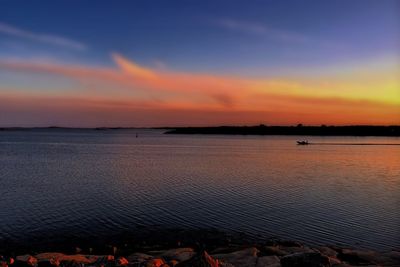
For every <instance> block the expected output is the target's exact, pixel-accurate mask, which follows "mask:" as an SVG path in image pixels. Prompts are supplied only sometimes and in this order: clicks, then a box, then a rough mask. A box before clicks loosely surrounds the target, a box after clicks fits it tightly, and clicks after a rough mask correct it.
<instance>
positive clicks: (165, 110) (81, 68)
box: [0, 53, 400, 126]
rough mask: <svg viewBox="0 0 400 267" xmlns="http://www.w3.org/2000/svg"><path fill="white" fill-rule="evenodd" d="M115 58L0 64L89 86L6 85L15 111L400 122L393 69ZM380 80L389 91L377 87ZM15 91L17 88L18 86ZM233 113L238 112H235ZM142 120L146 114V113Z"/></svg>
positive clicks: (239, 120) (276, 121)
mask: <svg viewBox="0 0 400 267" xmlns="http://www.w3.org/2000/svg"><path fill="white" fill-rule="evenodd" d="M112 58H113V60H114V62H115V65H116V67H114V68H113V67H93V66H85V65H67V64H59V63H45V62H38V61H35V62H29V61H26V62H24V61H15V60H14V61H10V60H8V61H5V60H0V69H5V70H8V71H15V72H22V73H42V74H46V75H58V76H63V77H68V78H70V79H72V80H75V81H78V82H80V84H81V85H82V87H81V91H77V90H71V93H65V92H63V93H62V94H61V95H60V94H59V93H57V94H56V93H54V94H55V95H53V96H52V95H51V93H49V92H47V93H46V95H42V94H41V93H40V92H37V95H32V94H30V95H27V94H19V95H17V94H13V93H8V94H4V92H5V90H4V89H2V91H3V94H2V96H1V100H2V103H14V104H15V107H14V108H12V105H8V109H9V112H11V111H12V112H14V113H21V112H19V111H18V110H16V109H21V110H24V109H26V108H28V107H30V109H31V110H35V112H39V111H40V107H41V106H43V107H44V106H46V110H51V109H55V110H58V111H57V112H61V113H63V114H71V112H72V111H69V110H68V109H74V108H72V107H78V106H79V109H80V110H82V112H88V113H91V112H94V113H96V112H97V113H98V114H103V115H104V114H105V113H106V112H110V113H113V114H114V115H104V116H105V117H109V118H112V117H114V116H116V115H115V114H116V113H118V114H120V116H121V118H122V117H123V118H126V120H127V121H128V120H129V116H128V115H121V114H123V113H124V112H126V113H128V114H131V113H135V114H136V115H137V114H142V115H143V116H147V115H148V117H147V118H148V119H149V124H146V125H152V126H157V125H162V123H161V121H159V124H157V123H156V121H155V120H154V119H153V118H154V117H155V118H159V116H161V114H162V116H166V114H170V115H171V116H175V117H174V118H167V117H165V120H162V121H163V122H164V121H165V122H169V123H167V124H164V125H173V123H172V122H173V120H174V119H175V120H177V121H181V117H179V116H178V115H177V114H178V113H179V112H178V111H180V112H181V113H182V116H183V113H184V114H185V116H186V115H187V116H186V117H187V118H189V117H191V116H192V117H193V118H196V120H194V121H190V120H189V119H187V120H185V121H186V125H189V124H196V125H206V124H207V122H208V124H212V123H211V122H215V124H218V123H222V122H223V121H225V123H236V124H241V123H263V122H265V123H274V124H291V123H308V124H320V123H326V124H346V123H365V124H368V123H369V124H398V123H400V121H399V118H400V109H399V105H400V102H398V101H397V102H391V101H389V100H387V101H386V102H385V100H386V99H388V98H387V97H386V96H385V97H382V96H383V95H385V94H383V93H382V92H386V93H390V92H392V91H390V90H392V89H390V88H391V87H387V88H385V84H386V83H387V82H389V85H390V86H396V85H399V83H398V81H397V82H396V80H395V81H392V80H388V78H387V77H386V76H380V75H377V76H376V81H375V80H374V81H372V80H369V81H368V82H364V79H365V77H367V76H371V73H360V74H359V75H358V76H357V75H353V76H352V77H353V78H352V79H355V80H349V81H348V80H347V79H345V80H341V79H340V77H333V78H332V77H330V78H329V79H328V78H327V79H321V77H318V79H314V80H301V79H297V80H293V79H279V80H274V79H248V78H244V77H233V76H221V75H219V76H218V75H208V74H195V73H188V72H177V71H170V70H168V69H163V70H159V69H157V68H155V69H154V68H148V67H144V66H141V65H139V64H137V63H136V62H134V61H132V60H129V59H127V58H125V57H123V56H122V55H119V54H116V53H114V54H112ZM389 78H390V77H389ZM320 79H321V80H320ZM374 79H375V78H374ZM87 85H90V88H91V89H90V90H89V91H88V90H86V89H85V87H87ZM360 85H362V88H363V90H364V92H365V93H364V94H363V95H360V92H358V91H357V90H359V88H361V87H360ZM377 85H379V86H380V88H381V91H379V90H376V86H377ZM96 88H98V89H99V88H101V89H102V90H96ZM393 88H395V87H393ZM0 89H1V85H0ZM74 89H77V88H74ZM103 89H105V90H103ZM8 91H9V92H12V90H11V89H10V90H8ZM56 91H57V90H55V92H56ZM77 92H78V93H77ZM317 92H318V94H317ZM367 92H368V93H367ZM74 94H75V95H74ZM395 94H396V92H395V91H393V92H392V97H391V98H393V99H399V98H395ZM6 99H8V100H6ZM3 100H4V101H3ZM44 103H45V104H46V105H44ZM56 103H58V104H56ZM117 110H118V112H117ZM144 110H146V111H144ZM156 111H157V112H158V113H157V112H156ZM46 112H47V111H46ZM72 113H73V112H72ZM146 114H147V115H146ZM149 114H152V116H150V115H149ZM156 114H158V115H156ZM172 114H173V115H172ZM189 114H191V115H190V116H189ZM201 114H204V116H203V117H202V116H201ZM228 114H231V116H232V117H231V118H229V119H228V117H229V116H228ZM343 114H350V115H348V116H344V115H343ZM103 115H102V116H103ZM136 115H135V116H136ZM252 116H253V117H252ZM71 117H74V116H72V115H71ZM78 117H79V116H78ZM78 117H77V118H78ZM141 121H143V122H144V120H143V119H141ZM141 125H142V124H141Z"/></svg>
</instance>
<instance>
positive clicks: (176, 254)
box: [160, 248, 196, 261]
mask: <svg viewBox="0 0 400 267" xmlns="http://www.w3.org/2000/svg"><path fill="white" fill-rule="evenodd" d="M195 254H196V253H195V252H194V250H193V249H192V248H176V249H170V250H167V251H164V252H163V253H162V254H161V255H160V256H161V257H162V258H164V259H166V260H177V261H186V260H188V259H190V258H191V257H193V256H194V255H195Z"/></svg>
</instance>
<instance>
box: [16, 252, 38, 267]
mask: <svg viewBox="0 0 400 267" xmlns="http://www.w3.org/2000/svg"><path fill="white" fill-rule="evenodd" d="M16 260H17V261H21V262H25V263H27V264H28V265H30V266H33V265H35V264H37V262H38V260H37V259H36V258H35V257H33V256H31V255H29V254H26V255H21V256H17V257H16Z"/></svg>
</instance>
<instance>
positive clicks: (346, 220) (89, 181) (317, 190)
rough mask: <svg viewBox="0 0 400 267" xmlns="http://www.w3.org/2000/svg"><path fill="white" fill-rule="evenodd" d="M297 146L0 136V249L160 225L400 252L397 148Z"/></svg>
mask: <svg viewBox="0 0 400 267" xmlns="http://www.w3.org/2000/svg"><path fill="white" fill-rule="evenodd" d="M136 132H139V138H135V133H136ZM296 139H299V137H290V136H289V137H287V136H286V137H278V136H266V137H257V136H182V135H173V136H172V135H163V134H162V131H156V130H141V131H132V130H118V131H94V130H73V131H65V130H41V131H30V132H17V131H16V132H0V239H2V240H6V239H7V240H20V239H21V238H23V237H24V238H25V237H29V236H40V235H41V236H43V237H46V236H47V235H48V234H49V233H54V232H58V233H74V234H77V235H79V236H91V235H102V234H106V233H110V232H112V231H124V230H129V229H132V227H134V226H150V225H161V226H165V227H183V228H196V227H205V228H206V227H217V228H219V229H221V230H229V231H232V230H233V231H236V230H237V231H243V232H245V233H247V234H249V235H261V236H265V237H272V236H274V237H276V236H278V237H281V238H287V239H296V240H300V241H304V242H307V243H311V244H325V243H329V244H335V243H340V244H344V245H357V246H364V247H369V248H375V249H388V248H395V247H396V248H399V247H400V146H346V145H343V146H341V145H335V146H331V145H324V146H323V145H310V146H296V145H295V144H294V143H295V142H294V141H295V140H296ZM308 139H309V140H310V141H315V142H348V143H354V142H359V143H400V139H399V138H378V137H363V138H357V137H309V138H308Z"/></svg>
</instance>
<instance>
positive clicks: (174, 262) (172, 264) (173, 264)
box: [168, 260, 179, 267]
mask: <svg viewBox="0 0 400 267" xmlns="http://www.w3.org/2000/svg"><path fill="white" fill-rule="evenodd" d="M178 263H179V261H177V260H170V261H169V262H168V264H169V265H170V266H172V267H174V266H176V265H177V264H178Z"/></svg>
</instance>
